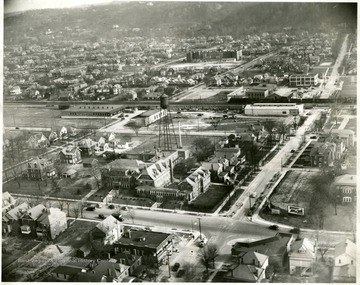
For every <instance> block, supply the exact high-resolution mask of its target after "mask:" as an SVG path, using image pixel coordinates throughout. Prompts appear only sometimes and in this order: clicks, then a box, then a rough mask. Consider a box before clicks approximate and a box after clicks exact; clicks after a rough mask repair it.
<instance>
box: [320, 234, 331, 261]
mask: <svg viewBox="0 0 360 285" xmlns="http://www.w3.org/2000/svg"><path fill="white" fill-rule="evenodd" d="M317 236H319V233H318V231H317ZM317 241H318V245H317V246H318V251H319V253H320V254H321V259H322V261H325V254H326V253H327V252H328V251H329V250H330V248H331V244H330V238H329V235H327V236H326V237H325V240H323V241H321V242H320V241H319V238H317Z"/></svg>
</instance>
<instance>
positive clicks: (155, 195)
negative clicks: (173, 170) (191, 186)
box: [136, 185, 192, 202]
mask: <svg viewBox="0 0 360 285" xmlns="http://www.w3.org/2000/svg"><path fill="white" fill-rule="evenodd" d="M136 193H137V194H138V195H139V196H141V197H149V198H151V199H153V200H156V201H158V202H163V201H164V200H166V199H169V200H181V201H182V200H187V201H189V200H191V199H192V196H191V191H190V190H189V191H188V190H186V189H184V190H180V189H178V187H176V186H175V187H172V188H170V187H152V186H148V185H143V186H137V187H136Z"/></svg>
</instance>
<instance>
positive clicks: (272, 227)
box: [269, 225, 279, 231]
mask: <svg viewBox="0 0 360 285" xmlns="http://www.w3.org/2000/svg"><path fill="white" fill-rule="evenodd" d="M269 229H270V230H274V231H277V230H278V229H279V226H278V225H271V226H270V227H269Z"/></svg>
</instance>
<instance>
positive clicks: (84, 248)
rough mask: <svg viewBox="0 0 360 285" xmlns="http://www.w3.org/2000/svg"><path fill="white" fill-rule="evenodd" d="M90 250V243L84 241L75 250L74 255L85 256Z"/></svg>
mask: <svg viewBox="0 0 360 285" xmlns="http://www.w3.org/2000/svg"><path fill="white" fill-rule="evenodd" d="M90 252H91V244H90V243H86V244H84V245H83V246H82V247H80V248H79V249H78V250H77V252H76V256H77V257H79V258H85V257H86V256H88V255H89V254H90Z"/></svg>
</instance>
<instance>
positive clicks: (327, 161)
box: [310, 142, 336, 168]
mask: <svg viewBox="0 0 360 285" xmlns="http://www.w3.org/2000/svg"><path fill="white" fill-rule="evenodd" d="M311 146H312V147H311V150H310V163H311V166H312V167H320V168H321V167H328V166H332V165H333V163H334V158H335V151H336V144H334V143H329V142H325V143H322V142H315V143H313V144H311Z"/></svg>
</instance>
